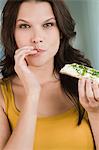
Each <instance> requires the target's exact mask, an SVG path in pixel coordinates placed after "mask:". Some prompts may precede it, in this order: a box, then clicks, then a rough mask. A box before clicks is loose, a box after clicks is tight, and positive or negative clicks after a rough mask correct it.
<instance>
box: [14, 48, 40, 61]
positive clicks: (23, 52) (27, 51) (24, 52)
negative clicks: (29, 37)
mask: <svg viewBox="0 0 99 150" xmlns="http://www.w3.org/2000/svg"><path fill="white" fill-rule="evenodd" d="M36 53H37V51H36V50H31V49H25V50H22V51H19V52H18V53H17V54H15V56H14V57H15V58H18V59H19V58H20V57H22V56H24V57H25V56H27V55H29V54H36Z"/></svg>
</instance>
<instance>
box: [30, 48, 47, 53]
mask: <svg viewBox="0 0 99 150" xmlns="http://www.w3.org/2000/svg"><path fill="white" fill-rule="evenodd" d="M33 50H36V51H37V52H44V51H45V50H44V49H40V48H39V49H37V48H35V49H33Z"/></svg>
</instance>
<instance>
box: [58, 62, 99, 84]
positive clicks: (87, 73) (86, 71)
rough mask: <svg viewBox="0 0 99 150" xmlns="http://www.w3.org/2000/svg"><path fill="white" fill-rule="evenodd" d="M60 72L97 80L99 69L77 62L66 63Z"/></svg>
mask: <svg viewBox="0 0 99 150" xmlns="http://www.w3.org/2000/svg"><path fill="white" fill-rule="evenodd" d="M60 73H62V74H66V75H69V76H72V77H75V78H82V77H85V78H89V79H92V80H95V81H97V82H99V70H96V69H94V68H90V67H87V66H84V65H80V64H77V63H72V64H66V65H65V66H64V67H63V68H62V69H61V70H60Z"/></svg>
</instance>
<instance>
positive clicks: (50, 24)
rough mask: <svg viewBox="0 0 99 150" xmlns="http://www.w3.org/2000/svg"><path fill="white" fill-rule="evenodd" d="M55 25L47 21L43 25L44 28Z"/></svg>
mask: <svg viewBox="0 0 99 150" xmlns="http://www.w3.org/2000/svg"><path fill="white" fill-rule="evenodd" d="M52 26H54V23H46V24H44V25H43V27H44V28H49V27H52Z"/></svg>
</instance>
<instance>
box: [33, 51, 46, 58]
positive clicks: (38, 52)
mask: <svg viewBox="0 0 99 150" xmlns="http://www.w3.org/2000/svg"><path fill="white" fill-rule="evenodd" d="M33 50H36V51H37V53H36V54H34V55H33V56H35V57H36V56H39V55H41V54H43V52H45V51H46V50H44V49H33Z"/></svg>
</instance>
